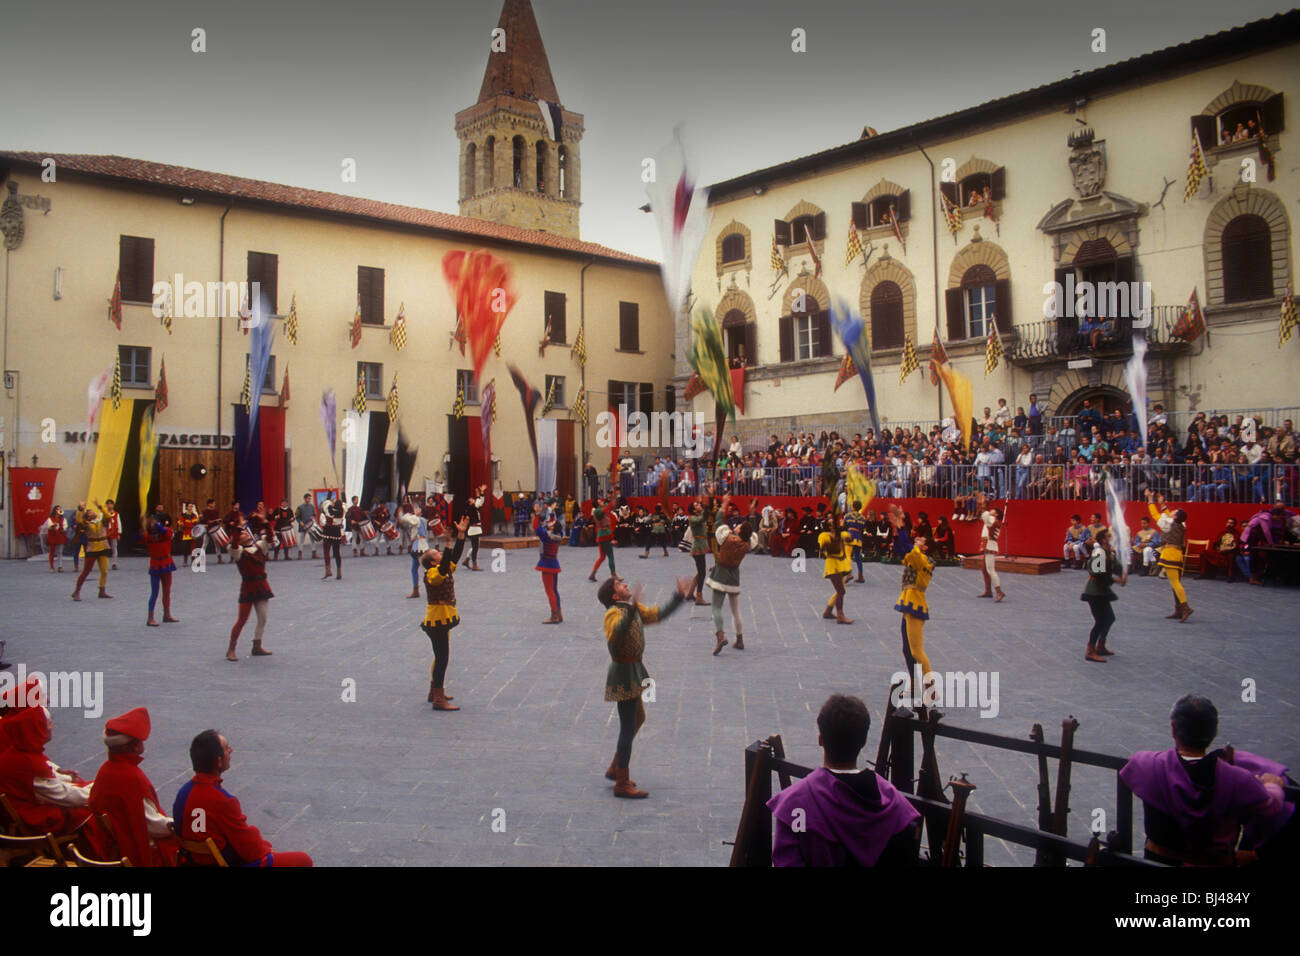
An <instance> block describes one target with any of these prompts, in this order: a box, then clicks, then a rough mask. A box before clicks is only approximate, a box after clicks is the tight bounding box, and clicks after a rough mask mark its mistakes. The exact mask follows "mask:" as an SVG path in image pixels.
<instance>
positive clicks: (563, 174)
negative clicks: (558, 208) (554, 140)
mask: <svg viewBox="0 0 1300 956" xmlns="http://www.w3.org/2000/svg"><path fill="white" fill-rule="evenodd" d="M559 167H560V168H559V169H557V170H556V182H557V183H558V184H559V189H560V198H561V199H568V198H569V150H568V149H567V148H566V147H564V146H561V147H560V153H559Z"/></svg>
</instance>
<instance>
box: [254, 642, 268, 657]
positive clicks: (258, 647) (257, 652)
mask: <svg viewBox="0 0 1300 956" xmlns="http://www.w3.org/2000/svg"><path fill="white" fill-rule="evenodd" d="M253 656H254V657H270V656H271V652H270V651H268V650H264V649H263V647H262V642H261V641H253Z"/></svg>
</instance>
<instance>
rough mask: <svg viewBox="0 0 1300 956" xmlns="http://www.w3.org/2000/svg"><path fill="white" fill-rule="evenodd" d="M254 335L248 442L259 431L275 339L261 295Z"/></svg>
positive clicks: (250, 348)
mask: <svg viewBox="0 0 1300 956" xmlns="http://www.w3.org/2000/svg"><path fill="white" fill-rule="evenodd" d="M249 325H250V326H252V330H253V334H252V336H251V337H250V339H249V343H248V367H249V373H250V376H251V377H250V379H249V381H250V382H251V385H250V388H251V390H252V393H253V398H252V402H251V403H250V404H249V406H248V440H249V442H252V441H253V436H254V435H255V434H256V429H257V412H258V408H259V407H260V406H261V404H262V402H261V395H262V383H263V382H265V381H266V366H267V365H268V364H270V361H271V342H272V341H273V340H274V339H275V325H274V323H272V322H271V308H270V303H269V302H268V301H267V299H266V296H264V295H259V296H258V297H257V301H256V302H254V303H253V310H252V316H251V318H250V319H249Z"/></svg>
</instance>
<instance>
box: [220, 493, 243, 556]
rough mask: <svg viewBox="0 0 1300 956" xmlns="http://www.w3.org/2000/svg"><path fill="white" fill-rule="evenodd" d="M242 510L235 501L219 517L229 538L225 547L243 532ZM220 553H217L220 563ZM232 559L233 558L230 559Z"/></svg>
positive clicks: (237, 539) (236, 539)
mask: <svg viewBox="0 0 1300 956" xmlns="http://www.w3.org/2000/svg"><path fill="white" fill-rule="evenodd" d="M244 525H245V521H244V512H242V511H241V510H240V509H239V502H238V501H236V502H235V503H234V504H233V505H231V506H230V510H229V511H227V512H226V516H225V517H224V518H222V519H221V526H222V528H224V529H225V532H226V535H227V536H228V537H229V538H230V541H229V542H227V544H226V547H229V546H230V544H233V543H235V542H238V541H239V537H240V535H242V534H243V533H244ZM220 560H221V555H217V561H218V563H220ZM231 560H233V558H232V559H231Z"/></svg>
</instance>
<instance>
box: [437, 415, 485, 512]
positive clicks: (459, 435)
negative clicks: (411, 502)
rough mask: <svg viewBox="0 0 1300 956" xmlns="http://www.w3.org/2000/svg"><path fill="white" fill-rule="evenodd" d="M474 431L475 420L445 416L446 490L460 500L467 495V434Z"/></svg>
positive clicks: (468, 481)
mask: <svg viewBox="0 0 1300 956" xmlns="http://www.w3.org/2000/svg"><path fill="white" fill-rule="evenodd" d="M471 425H472V426H473V427H471ZM476 431H478V422H477V421H473V422H471V421H470V419H469V418H467V417H464V416H462V417H459V418H458V417H456V416H455V415H448V416H447V450H448V453H449V454H448V456H447V474H446V479H447V492H448V493H450V494H453V495H455V496H456V497H457V498H459V499H460V500H461V501H464V500H465V499H466V498H468V497H469V484H470V475H469V436H470V433H471V432H476ZM426 490H427V489H426Z"/></svg>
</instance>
